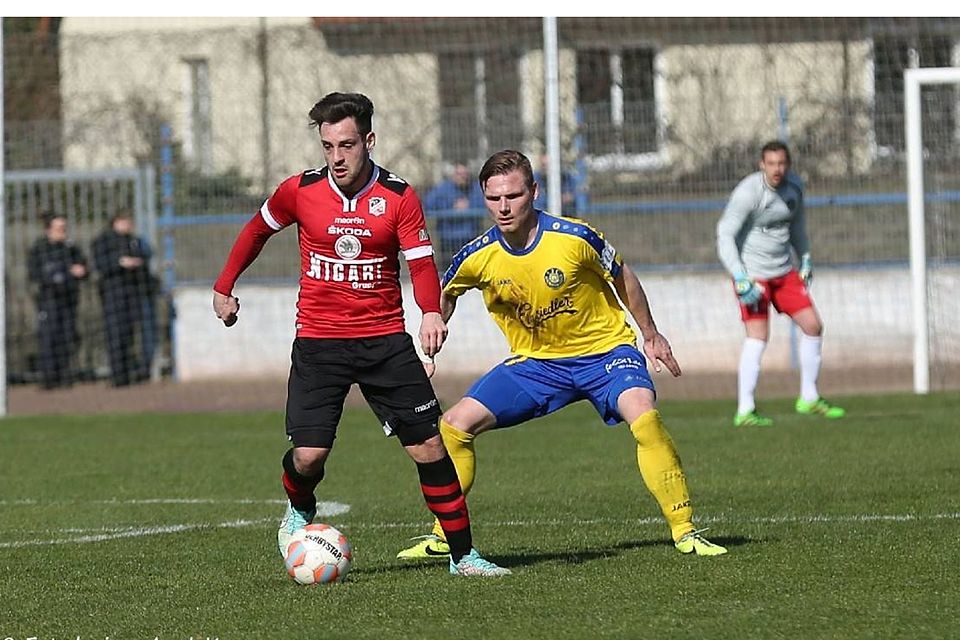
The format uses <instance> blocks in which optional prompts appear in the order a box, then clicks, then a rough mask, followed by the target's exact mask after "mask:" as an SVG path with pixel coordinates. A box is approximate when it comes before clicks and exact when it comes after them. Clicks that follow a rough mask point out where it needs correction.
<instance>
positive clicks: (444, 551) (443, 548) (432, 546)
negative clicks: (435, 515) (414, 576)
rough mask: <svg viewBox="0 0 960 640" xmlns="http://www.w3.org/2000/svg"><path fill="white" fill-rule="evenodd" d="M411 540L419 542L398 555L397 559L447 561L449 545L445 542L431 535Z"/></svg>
mask: <svg viewBox="0 0 960 640" xmlns="http://www.w3.org/2000/svg"><path fill="white" fill-rule="evenodd" d="M412 540H419V541H420V542H418V543H417V544H415V545H413V546H412V547H408V548H406V549H404V550H403V551H401V552H400V553H398V554H397V557H398V558H400V559H401V560H424V559H429V558H443V559H447V558H449V557H450V545H449V544H447V541H446V540H441V539H440V538H438V537H437V536H435V535H433V534H432V533H431V534H428V535H425V536H418V537H416V538H412Z"/></svg>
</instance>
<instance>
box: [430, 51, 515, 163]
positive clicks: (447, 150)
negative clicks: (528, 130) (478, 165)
mask: <svg viewBox="0 0 960 640" xmlns="http://www.w3.org/2000/svg"><path fill="white" fill-rule="evenodd" d="M438 66H439V72H440V82H439V87H440V113H441V115H440V144H441V153H442V155H443V159H444V160H445V161H447V162H466V161H470V160H475V159H483V158H486V157H487V156H488V155H489V154H490V153H491V152H492V151H494V150H498V149H506V148H514V147H516V146H517V144H518V141H521V140H523V122H522V119H521V114H520V74H519V56H518V55H517V53H516V52H509V51H498V52H483V53H445V54H444V55H443V56H442V58H441V59H440V64H439V65H438Z"/></svg>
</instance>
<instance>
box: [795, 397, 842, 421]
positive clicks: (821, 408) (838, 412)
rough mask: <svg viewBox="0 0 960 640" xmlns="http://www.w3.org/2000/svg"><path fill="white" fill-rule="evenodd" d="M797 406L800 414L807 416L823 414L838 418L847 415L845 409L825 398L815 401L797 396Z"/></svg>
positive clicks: (830, 417) (833, 418) (832, 418)
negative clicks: (808, 400)
mask: <svg viewBox="0 0 960 640" xmlns="http://www.w3.org/2000/svg"><path fill="white" fill-rule="evenodd" d="M795 408H796V410H797V413H799V414H802V415H805V416H823V417H824V418H829V419H831V420H836V419H837V418H842V417H843V416H845V415H847V412H846V411H845V410H844V409H841V408H840V407H838V406H836V405H833V404H830V403H829V402H827V401H826V400H824V399H823V398H817V399H816V400H814V401H813V402H807V401H806V400H804V399H802V398H797V404H796V405H795Z"/></svg>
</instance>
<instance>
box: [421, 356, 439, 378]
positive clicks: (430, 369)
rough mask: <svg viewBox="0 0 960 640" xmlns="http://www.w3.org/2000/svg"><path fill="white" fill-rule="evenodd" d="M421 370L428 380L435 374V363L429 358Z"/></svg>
mask: <svg viewBox="0 0 960 640" xmlns="http://www.w3.org/2000/svg"><path fill="white" fill-rule="evenodd" d="M423 370H424V371H425V372H426V373H427V377H428V378H432V377H433V374H434V373H436V372H437V363H435V362H434V361H433V358H431V359H430V360H429V361H428V362H424V363H423Z"/></svg>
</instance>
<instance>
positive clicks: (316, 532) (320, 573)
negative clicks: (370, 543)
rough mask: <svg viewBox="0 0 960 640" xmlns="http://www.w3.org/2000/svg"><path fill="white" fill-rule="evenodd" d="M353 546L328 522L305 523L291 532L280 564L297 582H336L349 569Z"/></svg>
mask: <svg viewBox="0 0 960 640" xmlns="http://www.w3.org/2000/svg"><path fill="white" fill-rule="evenodd" d="M352 560H353V549H352V547H351V546H350V542H349V541H348V540H347V537H346V536H345V535H343V534H342V533H341V532H340V531H338V530H337V529H336V528H334V527H331V526H330V525H329V524H308V525H307V526H305V527H304V528H302V529H298V530H297V531H294V532H293V536H292V537H291V539H290V544H288V545H287V550H286V557H285V559H284V565H285V566H286V568H287V573H288V574H289V575H290V577H291V578H293V580H294V581H295V582H297V583H298V584H325V583H328V582H340V581H342V580H343V578H344V576H346V575H347V572H348V571H350V562H351V561H352Z"/></svg>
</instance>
